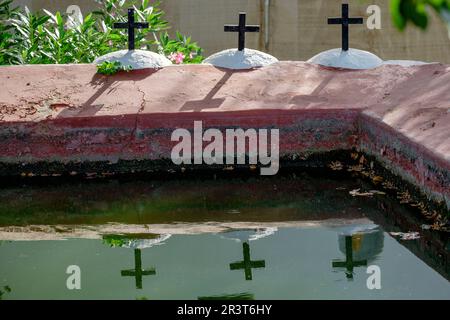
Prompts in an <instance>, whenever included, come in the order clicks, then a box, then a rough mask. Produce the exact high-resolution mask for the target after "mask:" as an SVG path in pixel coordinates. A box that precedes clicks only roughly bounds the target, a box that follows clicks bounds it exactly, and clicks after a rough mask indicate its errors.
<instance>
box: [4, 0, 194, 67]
mask: <svg viewBox="0 0 450 320" xmlns="http://www.w3.org/2000/svg"><path fill="white" fill-rule="evenodd" d="M97 2H98V3H99V9H98V10H96V11H94V12H92V13H90V14H88V15H86V16H85V17H84V18H83V19H82V21H81V22H80V23H78V24H73V22H74V20H73V19H72V18H71V17H70V16H67V15H65V14H61V13H60V12H56V13H52V12H49V11H47V10H42V11H40V12H36V13H33V12H31V11H30V10H28V9H27V8H25V9H23V10H22V9H19V8H11V3H12V0H6V1H5V0H0V65H4V64H50V63H55V64H63V63H91V62H92V61H94V59H95V58H97V57H99V56H102V55H104V54H107V53H109V52H113V51H116V50H119V49H124V48H126V47H127V42H128V37H127V31H126V30H122V29H114V28H113V24H114V23H115V22H125V21H127V9H128V8H129V7H130V6H131V7H133V8H134V9H135V12H136V15H137V17H136V18H137V19H138V20H139V21H146V22H148V23H149V26H150V27H149V28H148V29H142V30H136V48H139V49H145V50H152V51H157V52H159V53H161V54H165V55H167V56H170V55H171V54H173V53H174V52H175V53H178V52H183V54H185V56H186V57H187V58H186V59H184V61H183V63H193V62H200V61H202V60H203V57H202V56H201V48H200V47H198V46H197V44H196V43H193V42H191V39H190V37H185V36H183V35H181V34H180V33H178V32H177V34H176V38H175V39H170V38H169V36H168V35H167V33H166V30H167V29H168V28H169V26H168V22H167V21H166V20H165V19H164V12H163V11H161V10H160V9H159V2H158V1H155V2H152V3H150V1H149V0H129V1H125V0H103V1H97Z"/></svg>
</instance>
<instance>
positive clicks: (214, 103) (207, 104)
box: [180, 70, 234, 111]
mask: <svg viewBox="0 0 450 320" xmlns="http://www.w3.org/2000/svg"><path fill="white" fill-rule="evenodd" d="M233 73H234V72H233V71H230V70H226V71H225V74H224V75H223V77H222V78H221V79H220V80H219V81H218V82H217V83H216V85H215V86H214V87H213V88H212V89H211V91H210V92H208V94H207V95H206V96H205V98H203V100H192V101H187V102H186V103H185V104H184V105H183V106H182V107H181V109H180V110H181V111H188V110H189V111H202V110H203V109H217V108H219V107H220V106H221V105H222V103H223V102H224V101H225V98H220V99H217V98H216V99H214V96H215V95H216V94H217V92H219V91H220V89H221V88H222V87H223V86H224V85H225V83H226V82H227V81H228V79H230V78H231V76H232V75H233Z"/></svg>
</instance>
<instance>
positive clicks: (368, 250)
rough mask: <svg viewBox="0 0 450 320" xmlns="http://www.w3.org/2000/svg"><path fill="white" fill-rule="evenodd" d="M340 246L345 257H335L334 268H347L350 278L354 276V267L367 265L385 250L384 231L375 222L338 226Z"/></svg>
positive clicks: (347, 274) (346, 273) (346, 272)
mask: <svg viewBox="0 0 450 320" xmlns="http://www.w3.org/2000/svg"><path fill="white" fill-rule="evenodd" d="M337 231H338V246H339V251H341V252H342V253H343V254H344V256H345V259H343V260H342V259H335V260H333V262H332V267H333V268H342V269H345V275H346V278H347V279H348V280H352V279H353V277H354V269H355V268H358V267H366V266H368V265H369V264H370V263H371V262H373V261H374V260H376V258H377V257H378V255H379V254H381V252H382V251H383V246H384V233H383V231H382V230H381V229H380V228H379V226H377V225H374V224H365V225H351V226H345V227H339V228H337Z"/></svg>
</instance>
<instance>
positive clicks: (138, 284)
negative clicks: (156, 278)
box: [120, 249, 156, 289]
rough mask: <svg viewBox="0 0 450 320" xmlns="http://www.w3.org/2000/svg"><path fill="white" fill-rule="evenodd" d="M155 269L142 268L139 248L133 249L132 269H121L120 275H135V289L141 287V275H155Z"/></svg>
mask: <svg viewBox="0 0 450 320" xmlns="http://www.w3.org/2000/svg"><path fill="white" fill-rule="evenodd" d="M155 274H156V271H155V269H154V268H150V269H142V259H141V250H140V249H134V269H130V270H122V271H121V272H120V275H121V276H122V277H126V276H131V277H135V280H136V289H142V276H150V275H155Z"/></svg>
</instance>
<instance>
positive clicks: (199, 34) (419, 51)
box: [17, 0, 450, 63]
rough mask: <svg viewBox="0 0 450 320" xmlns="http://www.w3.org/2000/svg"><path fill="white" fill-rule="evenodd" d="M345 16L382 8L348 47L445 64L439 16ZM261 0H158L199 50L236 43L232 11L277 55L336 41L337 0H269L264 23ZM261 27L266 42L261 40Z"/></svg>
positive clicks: (358, 3)
mask: <svg viewBox="0 0 450 320" xmlns="http://www.w3.org/2000/svg"><path fill="white" fill-rule="evenodd" d="M17 2H18V3H21V4H26V5H28V6H29V7H30V8H31V9H32V10H38V9H40V8H48V9H50V10H62V11H65V9H66V8H67V6H68V5H70V4H77V5H79V6H80V7H81V8H82V11H86V10H91V9H92V8H94V7H95V2H94V1H93V0H59V1H51V0H17ZM349 2H350V15H351V16H353V17H355V16H363V17H365V18H366V17H367V15H366V9H367V7H368V6H369V5H371V4H376V5H379V6H380V7H381V10H382V29H381V30H369V29H367V27H366V25H362V26H361V25H356V26H351V27H350V46H351V47H353V48H358V49H363V50H368V51H371V52H373V53H375V54H377V55H378V56H380V57H381V58H383V59H386V60H388V59H413V60H423V61H440V62H444V63H450V40H449V38H448V31H447V28H446V26H445V25H444V23H443V22H442V21H441V20H440V18H439V17H438V16H437V15H436V14H434V12H433V13H432V14H431V19H430V23H429V27H428V30H427V31H426V32H424V31H421V30H419V29H418V28H416V27H413V26H409V27H408V28H407V29H406V31H405V32H400V31H398V30H397V29H395V27H394V26H393V25H392V22H391V17H390V13H389V1H388V0H350V1H349ZM264 3H265V0H162V8H163V9H164V11H165V12H166V18H167V19H168V20H169V22H170V24H171V26H172V30H171V32H174V31H175V30H180V31H182V33H184V34H187V35H191V36H192V38H193V39H194V40H195V41H197V42H198V43H199V45H200V46H202V47H203V48H204V49H205V55H206V56H207V55H210V54H212V53H214V52H216V51H219V50H222V49H226V48H231V47H236V46H237V35H236V34H233V33H224V32H223V25H224V24H226V23H233V24H235V23H237V21H238V12H239V11H247V13H248V15H247V23H249V24H261V26H262V28H263V32H261V33H259V34H247V46H248V47H249V48H256V49H259V50H262V51H266V52H269V53H270V54H273V55H274V56H276V57H277V58H279V59H281V60H307V59H309V58H310V57H312V56H313V55H315V54H316V53H318V52H321V51H323V50H327V49H331V48H335V47H339V46H340V37H341V36H340V27H339V26H328V25H327V17H332V16H333V17H334V16H336V17H337V16H340V3H341V1H338V0H271V1H270V7H269V12H270V13H269V24H268V25H265V19H264ZM264 28H268V31H269V41H268V43H267V46H266V45H265V37H264Z"/></svg>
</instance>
